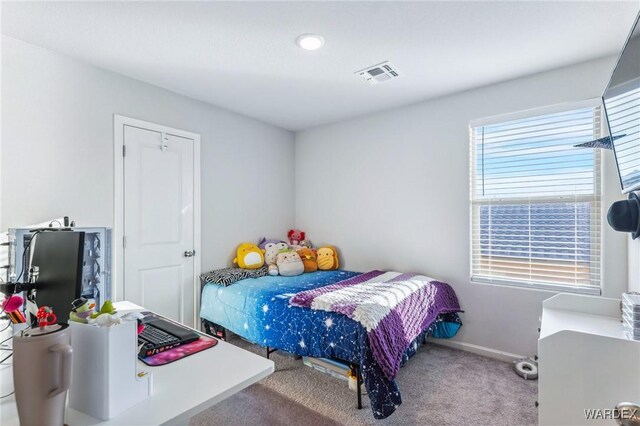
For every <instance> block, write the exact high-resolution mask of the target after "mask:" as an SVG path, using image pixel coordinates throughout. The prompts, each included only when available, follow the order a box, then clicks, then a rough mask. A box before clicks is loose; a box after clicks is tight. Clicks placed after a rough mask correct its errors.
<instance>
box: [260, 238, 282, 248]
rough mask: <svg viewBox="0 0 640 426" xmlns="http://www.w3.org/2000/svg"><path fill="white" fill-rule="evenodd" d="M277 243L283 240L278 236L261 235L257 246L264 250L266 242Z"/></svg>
mask: <svg viewBox="0 0 640 426" xmlns="http://www.w3.org/2000/svg"><path fill="white" fill-rule="evenodd" d="M278 243H285V242H284V241H282V240H281V239H280V238H265V237H262V238H261V239H260V242H259V243H258V247H260V249H261V250H264V249H265V247H266V246H267V244H278ZM285 244H286V243H285Z"/></svg>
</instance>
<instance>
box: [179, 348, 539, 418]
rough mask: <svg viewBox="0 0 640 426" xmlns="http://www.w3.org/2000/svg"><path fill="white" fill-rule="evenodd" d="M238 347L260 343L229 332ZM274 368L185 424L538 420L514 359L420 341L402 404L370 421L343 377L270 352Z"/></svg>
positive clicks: (531, 388) (405, 377)
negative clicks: (422, 343) (335, 376)
mask: <svg viewBox="0 0 640 426" xmlns="http://www.w3.org/2000/svg"><path fill="white" fill-rule="evenodd" d="M230 343H233V344H235V345H237V346H240V347H243V348H245V349H247V350H250V351H252V352H255V353H260V354H264V348H260V347H258V346H254V345H251V344H249V343H247V342H245V341H244V340H241V339H238V338H237V337H234V338H232V339H231V340H230ZM271 358H272V359H273V360H274V361H275V364H276V371H275V373H273V374H272V375H271V376H269V377H267V378H266V379H264V380H262V381H260V382H259V383H257V384H255V385H253V386H251V387H249V388H247V389H245V390H244V391H242V392H240V393H238V394H236V395H234V396H232V397H231V398H229V399H227V400H225V401H222V402H221V403H219V404H217V405H215V406H213V407H211V408H210V409H208V410H206V411H204V412H202V413H201V414H199V415H197V416H195V417H193V418H192V419H191V422H190V425H192V426H200V425H248V424H254V425H299V424H305V425H335V424H345V425H374V424H376V425H452V426H453V425H455V426H460V425H492V426H497V425H509V426H514V425H535V424H537V422H538V414H537V408H536V407H535V405H534V402H535V400H536V395H537V382H536V381H526V380H523V379H521V378H520V377H518V376H517V375H516V374H515V373H514V372H513V369H512V366H511V364H509V363H504V362H499V361H496V360H493V359H490V358H485V357H482V356H479V355H475V354H471V353H468V352H463V351H458V350H455V349H450V348H446V347H444V346H438V345H434V344H427V345H424V346H422V347H421V349H420V350H419V351H418V353H417V354H416V355H415V356H414V357H413V358H412V359H411V360H410V361H409V362H408V363H407V364H406V365H405V366H404V367H403V368H402V369H401V370H400V374H399V375H398V379H397V381H398V385H399V387H400V392H401V393H402V400H403V403H402V405H401V406H400V407H399V408H398V410H397V411H396V412H395V413H394V414H393V415H391V416H390V417H389V418H387V419H385V420H375V419H374V418H373V415H372V413H371V408H370V405H369V399H368V397H366V396H364V399H363V401H364V408H363V409H362V410H357V409H356V407H355V404H356V396H355V392H354V391H351V390H349V389H348V388H347V385H346V382H342V381H339V380H338V379H334V378H331V377H328V376H326V375H324V374H321V373H319V372H317V371H314V370H312V369H311V368H309V367H307V366H305V365H303V364H302V361H301V360H296V359H294V358H293V357H291V356H288V355H284V354H281V353H278V352H276V353H273V354H271Z"/></svg>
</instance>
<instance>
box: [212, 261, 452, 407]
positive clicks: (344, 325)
mask: <svg viewBox="0 0 640 426" xmlns="http://www.w3.org/2000/svg"><path fill="white" fill-rule="evenodd" d="M359 274H360V273H359V272H352V271H342V270H339V271H318V272H312V273H307V274H303V275H298V276H295V277H282V276H275V277H272V276H267V277H260V278H248V279H244V280H241V281H238V282H236V283H234V284H232V285H230V286H227V287H224V286H220V285H216V284H211V283H209V284H205V286H204V287H203V291H202V298H201V310H200V317H201V318H203V319H205V320H208V321H210V322H213V323H215V324H218V325H220V326H222V327H224V328H226V329H228V330H230V331H232V332H233V333H235V334H238V335H240V336H242V337H244V338H245V339H247V340H249V341H251V342H254V343H256V344H259V345H262V346H269V347H272V348H277V349H280V350H284V351H287V352H290V353H294V354H298V355H302V356H310V357H315V358H337V359H340V360H343V361H347V362H351V363H355V364H359V365H361V367H362V373H363V376H364V384H365V387H366V388H367V394H368V396H369V398H370V399H371V406H372V410H373V414H374V417H376V418H385V417H387V416H388V415H390V414H391V413H393V411H394V410H395V409H396V408H397V407H398V406H399V405H400V404H401V403H402V400H401V397H400V392H399V389H398V386H397V384H396V383H395V381H389V380H387V379H386V378H385V377H384V374H383V373H382V371H381V370H380V367H379V366H378V365H377V364H376V362H375V359H374V358H373V355H372V353H371V350H370V347H369V344H368V339H367V333H366V330H365V329H364V328H363V327H362V326H361V325H360V324H359V323H357V322H355V321H353V320H352V319H350V318H348V317H346V316H344V315H342V314H338V313H333V312H325V311H316V310H312V309H308V308H301V307H295V306H291V305H290V304H289V299H291V297H293V296H294V295H295V294H296V293H299V292H301V291H304V290H311V289H314V288H319V287H324V286H326V285H330V284H334V283H337V282H339V281H342V280H345V279H348V278H351V277H354V276H356V275H359ZM460 325H461V324H460V321H459V318H458V316H457V315H456V314H446V315H443V316H441V317H439V318H438V320H437V321H435V322H434V323H433V324H432V325H431V326H430V327H429V328H428V329H426V330H425V331H424V332H423V333H422V334H421V335H420V336H418V338H417V339H416V340H415V341H414V342H412V344H411V345H410V347H409V348H408V349H407V351H406V352H405V354H404V360H403V362H405V361H406V360H407V359H408V358H409V357H411V356H412V355H413V354H415V352H416V351H417V348H418V346H419V344H420V343H422V342H424V340H425V339H426V337H427V336H428V335H433V336H435V337H452V336H453V335H455V334H456V332H457V331H458V328H459V327H460Z"/></svg>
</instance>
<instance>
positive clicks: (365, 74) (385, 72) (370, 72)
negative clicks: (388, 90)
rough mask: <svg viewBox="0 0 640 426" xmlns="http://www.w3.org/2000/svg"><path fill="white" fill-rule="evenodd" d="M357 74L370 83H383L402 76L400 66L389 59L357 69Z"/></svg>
mask: <svg viewBox="0 0 640 426" xmlns="http://www.w3.org/2000/svg"><path fill="white" fill-rule="evenodd" d="M356 74H357V75H359V76H360V77H362V78H363V79H364V80H365V81H368V82H369V84H378V83H383V82H385V81H389V80H393V79H394V78H398V77H400V72H399V71H398V68H396V67H395V66H394V65H393V64H392V63H391V62H389V61H385V62H382V63H380V64H377V65H373V66H371V67H367V68H365V69H363V70H360V71H356Z"/></svg>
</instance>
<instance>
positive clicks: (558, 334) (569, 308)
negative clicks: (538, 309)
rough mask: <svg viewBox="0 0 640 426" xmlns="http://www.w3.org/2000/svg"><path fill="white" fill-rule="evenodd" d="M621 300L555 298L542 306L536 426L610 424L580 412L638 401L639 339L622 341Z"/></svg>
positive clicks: (577, 296) (639, 377)
mask: <svg viewBox="0 0 640 426" xmlns="http://www.w3.org/2000/svg"><path fill="white" fill-rule="evenodd" d="M619 303H620V300H619V299H607V298H603V297H594V296H584V295H577V294H566V293H565V294H558V295H556V296H554V297H551V298H550V299H547V300H545V301H544V302H543V305H542V306H543V309H542V324H541V328H540V337H539V339H538V358H539V360H538V364H539V365H538V367H539V382H538V402H539V404H540V405H539V422H540V425H545V426H546V425H554V426H555V425H585V424H589V425H600V424H603V425H614V424H615V421H613V420H605V419H599V420H587V419H586V414H585V410H589V409H603V410H605V409H613V408H614V407H615V406H616V405H617V404H618V403H620V402H623V401H628V402H634V403H640V341H635V340H629V339H627V338H626V337H625V335H624V332H623V329H622V323H621V322H620V307H619Z"/></svg>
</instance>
